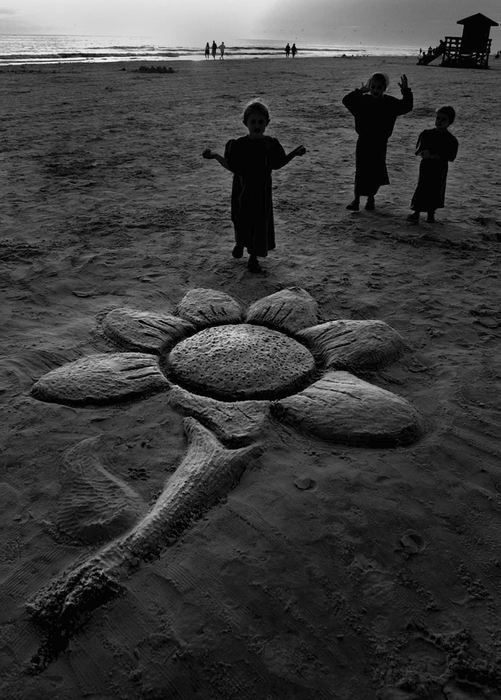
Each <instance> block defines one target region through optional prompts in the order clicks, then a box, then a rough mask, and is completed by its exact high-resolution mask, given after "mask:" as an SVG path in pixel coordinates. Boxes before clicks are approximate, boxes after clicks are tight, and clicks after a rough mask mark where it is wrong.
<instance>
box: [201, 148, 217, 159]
mask: <svg viewBox="0 0 501 700" xmlns="http://www.w3.org/2000/svg"><path fill="white" fill-rule="evenodd" d="M213 157H214V156H213V155H212V151H211V150H210V148H205V149H204V150H203V151H202V158H207V160H210V159H211V158H213Z"/></svg>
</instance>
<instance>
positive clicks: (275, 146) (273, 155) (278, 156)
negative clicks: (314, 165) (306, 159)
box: [269, 139, 306, 170]
mask: <svg viewBox="0 0 501 700" xmlns="http://www.w3.org/2000/svg"><path fill="white" fill-rule="evenodd" d="M305 153H306V148H305V147H304V146H302V145H301V146H298V147H297V148H294V150H292V151H291V152H290V153H285V151H284V149H283V146H282V145H281V143H280V142H279V141H278V140H277V139H272V141H271V150H270V161H269V162H270V165H271V168H272V170H280V168H283V167H284V165H287V163H290V162H291V160H292V159H293V158H296V157H297V156H304V154H305Z"/></svg>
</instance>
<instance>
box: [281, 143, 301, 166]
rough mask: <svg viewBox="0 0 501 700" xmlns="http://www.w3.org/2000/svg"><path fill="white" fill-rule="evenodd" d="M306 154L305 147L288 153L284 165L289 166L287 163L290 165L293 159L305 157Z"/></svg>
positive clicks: (299, 147)
mask: <svg viewBox="0 0 501 700" xmlns="http://www.w3.org/2000/svg"><path fill="white" fill-rule="evenodd" d="M305 153H306V148H305V147H304V146H303V145H301V146H298V147H297V148H295V149H294V150H293V151H291V152H290V153H288V154H287V155H286V156H285V163H284V165H287V163H290V162H291V160H292V159H293V158H297V156H304V154H305Z"/></svg>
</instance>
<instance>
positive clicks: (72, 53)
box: [0, 34, 418, 67]
mask: <svg viewBox="0 0 501 700" xmlns="http://www.w3.org/2000/svg"><path fill="white" fill-rule="evenodd" d="M211 43H212V40H211ZM218 43H219V42H218ZM225 43H226V52H225V59H227V60H232V59H236V58H239V59H242V58H243V59H253V58H279V57H283V56H284V43H285V42H279V41H255V40H243V41H238V42H226V41H225ZM296 44H297V47H298V56H297V57H298V58H310V57H315V56H317V57H319V56H331V57H336V56H337V57H339V56H343V55H345V56H414V55H417V54H418V48H417V47H414V46H391V47H390V46H363V45H358V46H328V45H317V44H307V45H302V44H301V43H299V42H296ZM217 58H219V53H218V56H217ZM179 60H193V61H200V60H205V58H204V46H167V45H163V44H161V43H157V42H153V41H151V40H148V39H147V38H144V37H117V36H81V35H74V36H71V35H64V36H63V35H38V34H37V35H35V34H33V35H18V34H0V67H1V66H2V65H6V66H8V65H24V64H42V63H44V64H48V63H98V62H113V61H179ZM211 60H212V58H211Z"/></svg>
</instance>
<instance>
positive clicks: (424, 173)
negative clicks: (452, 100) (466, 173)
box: [411, 129, 459, 211]
mask: <svg viewBox="0 0 501 700" xmlns="http://www.w3.org/2000/svg"><path fill="white" fill-rule="evenodd" d="M458 145H459V144H458V140H457V138H456V137H455V136H453V135H452V134H451V133H449V132H448V131H447V130H445V129H425V131H422V132H421V133H420V134H419V138H418V141H417V144H416V155H417V156H418V155H420V154H421V153H422V152H423V151H429V152H430V154H431V155H434V156H438V158H422V159H421V163H420V165H419V179H418V184H417V187H416V191H415V192H414V196H413V197H412V201H411V209H414V211H435V209H441V208H442V207H443V206H444V200H445V185H446V182H447V171H448V169H449V161H453V160H454V159H455V158H456V155H457V152H458Z"/></svg>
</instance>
